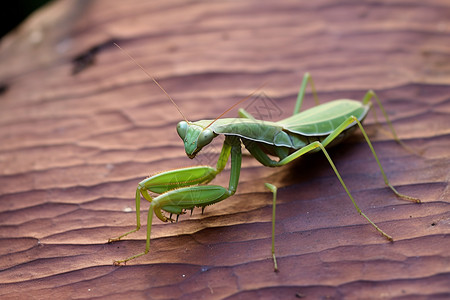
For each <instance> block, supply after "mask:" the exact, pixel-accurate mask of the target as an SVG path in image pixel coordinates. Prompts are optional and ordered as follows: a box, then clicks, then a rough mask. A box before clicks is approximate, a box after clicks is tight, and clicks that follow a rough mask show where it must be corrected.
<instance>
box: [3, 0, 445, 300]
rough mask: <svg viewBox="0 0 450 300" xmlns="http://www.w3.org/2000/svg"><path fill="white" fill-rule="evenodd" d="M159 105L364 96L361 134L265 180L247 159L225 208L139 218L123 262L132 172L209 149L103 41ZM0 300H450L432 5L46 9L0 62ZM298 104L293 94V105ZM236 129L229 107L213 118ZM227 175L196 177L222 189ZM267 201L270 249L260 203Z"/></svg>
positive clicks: (437, 29) (439, 70) (203, 113)
mask: <svg viewBox="0 0 450 300" xmlns="http://www.w3.org/2000/svg"><path fill="white" fill-rule="evenodd" d="M113 41H115V42H117V43H119V44H120V45H121V46H122V47H123V48H125V49H126V51H127V52H129V53H130V54H131V55H132V56H133V57H134V58H135V59H136V60H137V61H138V62H139V63H140V64H142V66H143V67H145V68H146V69H147V70H148V72H149V73H151V74H152V75H154V76H155V77H156V78H157V79H158V80H159V82H160V84H161V85H162V86H163V87H164V88H165V89H166V90H167V91H168V93H169V94H170V95H171V96H172V97H173V98H174V99H175V101H176V102H177V104H178V105H179V107H180V109H181V110H182V111H183V113H184V114H185V115H186V116H187V118H189V120H200V119H210V118H215V117H217V116H218V115H220V114H221V113H222V112H223V111H225V110H226V109H227V108H229V107H230V106H231V105H232V104H233V103H235V102H236V101H238V100H239V99H242V98H244V97H246V96H247V95H249V94H250V93H252V92H253V91H255V90H257V89H258V87H260V86H261V85H262V84H263V83H264V82H266V84H265V85H264V87H262V88H261V89H260V90H257V91H256V93H255V94H254V95H253V96H252V97H250V99H249V100H247V101H246V102H245V103H243V104H242V106H243V107H247V109H248V110H249V111H251V112H253V113H254V114H256V116H257V117H260V118H263V119H265V120H272V121H276V120H278V119H281V118H284V117H287V116H289V115H291V114H292V111H293V108H294V104H295V99H296V97H297V93H298V88H299V86H300V83H301V80H302V77H303V74H304V73H305V72H307V71H309V72H311V74H312V75H313V78H314V80H315V86H316V89H317V91H318V94H319V98H320V101H321V102H327V101H332V100H334V99H340V98H349V99H362V98H363V97H364V95H365V93H366V92H367V91H368V90H369V89H373V90H375V91H376V93H377V94H378V95H379V97H380V99H381V101H382V103H383V104H384V107H385V109H386V111H387V112H388V114H389V117H390V118H391V119H392V121H393V125H394V127H395V128H396V130H397V132H398V135H399V137H400V138H401V139H402V140H403V141H404V143H405V144H406V145H407V146H409V147H410V148H412V149H413V151H415V152H416V153H412V152H410V151H407V150H406V149H405V148H404V147H402V146H400V145H399V144H397V143H396V142H395V141H394V139H393V137H392V135H391V134H390V133H389V131H388V128H387V126H386V123H385V122H384V120H383V118H382V114H381V113H380V110H379V108H378V107H376V106H375V107H374V111H376V112H377V116H378V117H377V119H378V122H377V120H376V119H375V117H374V116H373V114H369V116H368V117H367V119H366V120H365V122H364V124H365V128H366V129H367V132H368V134H369V136H370V138H371V140H372V142H373V145H374V147H375V149H376V151H377V153H378V156H379V157H380V160H381V163H382V165H383V166H384V168H385V171H386V173H387V176H388V178H389V180H390V181H391V183H392V184H393V185H394V186H396V187H397V188H398V190H399V191H400V192H401V193H405V194H408V195H411V196H414V197H418V198H420V199H422V201H423V203H422V204H415V203H411V202H408V201H404V200H401V199H399V198H397V197H396V196H395V195H394V194H393V193H392V192H391V191H390V190H389V189H388V188H387V187H386V186H385V185H384V183H383V178H382V176H381V174H380V171H379V169H378V167H377V164H376V162H375V160H374V159H373V157H372V155H371V153H370V150H369V147H368V146H367V144H366V143H365V141H364V138H363V136H362V135H361V133H360V132H358V131H355V134H354V135H352V137H351V138H350V139H348V140H346V141H344V142H343V143H342V144H341V145H339V146H337V147H335V148H332V149H331V150H330V155H331V157H332V159H333V160H334V162H335V164H336V167H337V168H338V170H339V171H340V172H341V174H342V177H343V179H344V181H345V182H346V184H347V185H348V187H349V189H350V190H351V192H352V193H353V195H354V196H355V199H356V201H357V203H358V204H359V205H360V207H361V209H362V211H363V212H365V213H366V214H367V215H368V216H369V217H370V218H372V220H373V221H374V222H376V223H377V224H378V225H379V226H380V227H381V228H382V229H383V230H385V231H386V232H387V233H389V234H390V235H392V236H393V237H394V239H395V241H394V242H393V243H389V242H387V241H386V240H385V239H384V238H383V237H382V236H380V235H379V234H378V233H377V232H376V231H375V230H374V228H373V227H372V226H371V225H370V224H368V223H367V222H366V221H365V219H364V218H363V217H361V216H359V215H358V213H357V212H356V210H355V208H354V207H353V205H352V203H351V201H350V199H349V198H348V196H347V194H346V193H345V191H344V189H343V188H342V186H341V185H340V184H339V181H338V180H337V178H336V176H335V175H334V173H333V171H332V169H331V168H330V166H329V164H328V162H327V160H326V159H325V157H324V156H323V155H322V154H320V153H318V154H314V155H309V156H304V157H302V158H301V159H299V160H298V161H296V162H294V163H292V164H290V165H288V166H285V167H282V168H275V169H273V168H266V167H263V166H261V165H260V164H259V163H258V162H257V161H256V160H255V159H253V158H252V157H251V156H250V155H248V153H247V152H245V153H246V154H245V156H244V158H243V167H242V172H241V179H240V184H239V187H238V190H237V193H236V195H234V196H233V197H231V198H229V199H226V200H225V201H222V202H220V203H218V204H216V205H213V206H209V207H207V208H206V210H205V212H204V214H202V213H201V210H194V212H193V214H192V216H190V215H189V213H188V214H186V215H183V216H181V217H180V220H179V222H178V223H173V224H170V223H167V224H166V223H162V222H161V221H160V220H158V219H157V218H154V220H153V231H152V240H151V249H150V253H148V254H147V255H145V256H142V257H140V258H137V259H135V260H133V261H130V262H129V263H128V264H127V265H126V266H120V267H118V266H113V261H114V260H117V259H122V258H125V257H128V256H130V255H133V254H136V253H139V252H142V251H143V250H144V247H145V236H146V228H145V224H146V216H147V209H148V203H147V202H146V203H143V204H142V215H141V219H142V220H141V221H142V223H143V224H144V228H142V229H141V230H140V231H139V232H137V233H135V234H133V235H130V236H128V237H127V238H125V239H124V240H122V241H119V242H116V243H111V244H108V243H107V240H108V238H111V237H116V236H118V235H119V234H121V233H124V232H126V231H128V230H131V229H133V228H134V227H135V222H136V217H135V206H134V205H135V204H134V195H135V189H136V186H137V184H138V182H139V181H141V180H143V179H144V178H145V177H146V176H148V175H149V174H155V173H157V172H161V171H164V170H170V169H175V168H179V167H183V166H190V165H200V164H207V165H215V162H216V159H217V155H218V153H219V152H220V148H221V140H220V138H218V139H219V140H217V141H215V142H214V143H213V144H211V145H210V146H209V147H208V148H205V149H204V153H201V154H200V155H199V157H198V158H196V159H195V160H190V159H189V158H187V157H186V155H185V153H184V149H183V144H182V142H181V141H180V139H179V138H178V136H177V134H176V130H175V126H176V124H177V122H178V121H180V120H182V117H181V116H180V114H179V113H178V112H177V111H176V109H175V108H174V106H173V105H172V104H171V103H170V102H169V101H168V99H167V97H166V96H165V95H164V93H163V92H162V91H161V90H160V89H159V88H158V87H157V86H156V85H155V84H154V83H153V82H152V81H151V80H150V79H149V78H148V77H147V76H146V75H145V74H144V73H143V72H142V71H141V70H140V69H139V68H138V67H137V66H136V65H135V64H133V62H132V61H130V59H129V58H128V57H126V56H125V55H124V54H123V53H122V52H121V51H120V50H119V49H117V48H116V47H114V46H113V44H112V42H113ZM0 50H1V52H0V62H1V68H0V298H1V299H33V298H34V299H67V298H78V299H85V298H108V299H123V298H130V299H131V298H133V299H136V298H148V299H174V298H180V299H224V298H227V299H295V298H305V299H322V298H323V299H340V298H346V299H378V298H397V299H424V298H433V299H444V298H448V297H450V255H449V254H450V251H449V249H450V237H449V234H450V211H449V209H450V205H449V202H450V201H449V187H448V180H449V169H450V163H449V157H450V151H449V149H450V139H449V134H450V116H449V114H450V56H449V53H450V3H449V2H448V1H447V0H430V1H419V0H406V1H403V0H402V1H400V0H398V1H390V0H380V1H378V0H375V1H331V0H320V1H264V0H263V1H260V0H254V1H253V0H252V1H251V0H249V1H177V0H170V1H112V0H108V1H107V0H103V1H55V2H52V3H51V4H50V5H48V6H46V7H44V8H42V9H41V10H39V11H38V12H36V13H35V14H33V15H32V16H30V17H29V18H28V19H27V20H26V21H25V22H24V23H23V24H22V25H21V26H20V27H19V28H17V30H15V31H14V32H12V33H10V34H9V35H8V36H6V37H4V38H3V40H2V41H1V48H0ZM313 105H314V101H313V99H312V97H311V93H310V89H309V88H308V93H307V95H306V99H305V103H304V109H306V108H309V107H312V106H313ZM236 115H237V109H233V110H232V111H231V112H229V113H228V114H227V116H228V117H233V116H236ZM228 177H229V166H228V167H227V168H226V169H225V171H224V172H223V174H221V175H220V176H218V177H217V178H216V179H215V183H216V184H219V185H223V186H227V184H228ZM265 182H270V183H273V184H275V185H277V186H278V187H279V193H278V205H277V223H276V254H277V257H278V264H279V269H280V272H278V273H275V272H273V263H272V260H271V254H270V249H271V216H272V196H271V193H270V192H269V191H268V190H266V189H265V187H264V183H265Z"/></svg>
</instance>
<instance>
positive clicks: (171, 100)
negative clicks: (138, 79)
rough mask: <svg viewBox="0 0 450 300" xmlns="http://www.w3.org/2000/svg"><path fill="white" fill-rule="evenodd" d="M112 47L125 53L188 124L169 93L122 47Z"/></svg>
mask: <svg viewBox="0 0 450 300" xmlns="http://www.w3.org/2000/svg"><path fill="white" fill-rule="evenodd" d="M114 45H115V46H116V47H117V48H119V49H120V50H121V51H122V52H123V53H125V55H126V56H128V57H129V58H130V59H131V60H132V61H133V62H134V63H135V64H136V65H137V66H138V67H139V68H140V69H141V70H142V71H143V72H144V73H145V74H146V75H147V76H148V78H150V79H151V80H152V81H153V82H154V83H155V84H156V85H157V86H158V87H159V88H160V89H161V91H163V92H164V94H166V96H167V98H169V100H170V102H172V104H173V105H174V106H175V108H176V109H177V110H178V112H179V113H180V115H181V116H182V117H183V119H184V120H185V121H186V122H187V123H189V121H188V120H187V118H186V117H185V115H184V114H183V113H182V112H181V109H180V107H179V106H178V105H177V104H176V103H175V101H174V100H173V99H172V97H170V95H169V93H167V92H166V90H165V89H164V88H163V87H162V86H161V85H160V84H159V83H158V81H156V79H155V78H154V77H153V76H152V75H150V73H148V72H147V70H146V69H144V67H143V66H141V65H140V64H139V63H138V62H137V61H136V60H135V59H134V58H133V57H132V56H131V55H130V54H129V53H128V52H127V51H125V50H124V49H122V47H120V46H119V45H118V44H117V43H114Z"/></svg>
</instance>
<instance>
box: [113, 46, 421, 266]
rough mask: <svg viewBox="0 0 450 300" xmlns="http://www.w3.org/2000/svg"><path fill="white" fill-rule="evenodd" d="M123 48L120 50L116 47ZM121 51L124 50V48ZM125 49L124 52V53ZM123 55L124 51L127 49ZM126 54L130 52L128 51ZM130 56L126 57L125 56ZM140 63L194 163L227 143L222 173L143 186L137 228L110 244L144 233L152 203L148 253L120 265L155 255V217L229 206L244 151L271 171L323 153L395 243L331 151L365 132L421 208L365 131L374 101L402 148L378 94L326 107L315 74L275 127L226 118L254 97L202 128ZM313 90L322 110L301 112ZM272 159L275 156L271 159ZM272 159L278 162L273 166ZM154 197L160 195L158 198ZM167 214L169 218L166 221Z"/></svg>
mask: <svg viewBox="0 0 450 300" xmlns="http://www.w3.org/2000/svg"><path fill="white" fill-rule="evenodd" d="M116 46H117V47H119V46H118V45H116ZM119 48H120V47H119ZM120 49H121V48H120ZM121 50H122V49H121ZM122 51H124V50H122ZM125 53H126V52H125ZM126 54H127V55H128V56H129V57H130V59H131V60H133V62H134V63H136V64H137V65H138V66H139V67H140V68H141V69H142V70H143V71H144V72H145V73H146V74H147V75H148V76H149V77H150V78H151V79H152V80H153V81H154V82H155V84H156V85H157V86H158V87H159V88H160V89H161V90H162V91H163V92H164V93H165V94H166V96H167V97H168V98H169V99H170V101H172V103H173V104H174V105H175V107H176V109H177V110H178V111H179V112H180V114H181V115H182V116H183V118H184V121H181V122H179V123H178V125H177V132H178V135H179V136H180V138H181V139H182V140H183V142H184V148H185V151H186V154H187V156H188V157H189V158H191V159H193V158H194V157H195V156H196V155H197V153H199V152H200V151H201V150H202V149H203V148H204V147H205V146H207V145H208V144H209V143H211V141H212V140H213V139H214V138H215V137H217V136H218V135H221V134H223V135H224V136H225V140H224V142H223V147H222V150H221V153H220V156H219V158H218V161H217V165H216V167H211V166H193V167H187V168H180V169H176V170H171V171H167V172H163V173H159V174H157V175H154V176H151V177H149V178H147V179H145V180H143V181H141V182H140V183H139V184H138V187H137V189H136V197H135V200H136V228H135V229H133V230H131V231H129V232H126V233H124V234H122V235H120V236H118V237H117V238H113V239H109V240H108V242H115V241H118V240H121V239H122V238H123V237H125V236H127V235H129V234H131V233H133V232H136V231H138V230H139V229H140V227H141V222H140V203H141V196H142V197H143V198H144V199H145V200H147V201H149V202H150V207H149V209H148V215H147V239H146V245H145V250H144V252H142V253H139V254H136V255H133V256H130V257H128V258H125V259H123V260H117V261H115V262H114V264H115V265H120V264H122V263H126V262H127V261H130V260H132V259H135V258H137V257H140V256H142V255H145V254H147V253H148V252H149V250H150V234H151V229H152V221H153V214H154V215H156V217H157V218H158V219H160V220H161V221H163V222H168V221H175V220H173V219H172V215H176V216H177V220H178V216H179V215H180V214H183V213H184V212H185V211H186V210H193V209H194V208H195V207H199V208H202V211H203V209H204V208H205V207H206V206H208V205H212V204H215V203H217V202H220V201H222V200H225V199H226V198H228V197H230V196H232V195H234V194H235V193H236V189H237V186H238V182H239V175H240V171H241V161H242V151H241V145H242V144H243V145H244V146H245V148H246V149H247V150H248V151H249V152H250V154H251V155H252V156H253V157H254V158H255V159H256V160H258V161H259V162H260V163H261V164H262V165H264V166H267V167H280V166H283V165H286V164H288V163H290V162H291V161H293V160H295V159H297V158H299V157H301V156H303V155H304V154H307V153H313V152H322V153H323V154H324V155H325V157H326V158H327V160H328V162H329V163H330V165H331V168H332V169H333V171H334V172H335V174H336V176H337V178H338V180H339V182H340V183H341V185H342V187H343V188H344V190H345V192H346V193H347V195H348V197H349V198H350V200H351V201H352V203H353V205H354V206H355V208H356V210H357V212H358V213H359V214H360V215H362V216H363V217H364V218H365V219H366V220H367V221H368V222H369V223H370V224H371V225H372V226H373V227H374V228H375V229H376V230H377V231H378V232H379V233H381V235H382V236H384V237H385V238H386V239H387V240H389V241H393V238H392V237H391V236H390V235H388V234H387V233H385V232H384V231H383V230H382V229H380V228H379V227H378V226H377V225H376V224H375V223H374V222H372V221H371V220H370V218H369V217H368V216H366V214H364V213H363V212H362V211H361V209H360V208H359V207H358V205H357V204H356V202H355V200H354V198H353V196H352V194H351V193H350V191H349V190H348V188H347V186H346V185H345V183H344V181H343V179H342V177H341V175H340V174H339V172H338V170H337V169H336V167H335V165H334V163H333V161H332V159H331V158H330V156H329V154H328V152H327V150H326V148H327V147H329V146H332V145H335V144H338V143H339V142H341V141H342V140H343V139H345V138H346V137H347V136H349V134H351V132H352V131H354V130H355V129H356V128H359V129H360V130H361V132H362V134H363V136H364V139H365V141H366V142H367V144H368V146H369V148H370V150H371V152H372V154H373V157H374V158H375V160H376V162H377V164H378V167H379V169H380V171H381V174H382V175H383V178H384V182H385V184H386V185H387V186H388V187H389V188H390V189H391V190H392V191H393V192H394V194H395V195H397V196H398V197H400V198H403V199H406V200H409V201H413V202H417V203H420V200H419V199H417V198H414V197H411V196H407V195H404V194H400V193H399V192H398V191H397V190H396V189H395V188H394V187H393V186H392V185H391V184H390V183H389V181H388V178H387V176H386V174H385V172H384V170H383V167H382V166H381V163H380V161H379V159H378V156H377V154H376V153H375V150H374V148H373V146H372V144H371V142H370V140H369V138H368V136H367V134H366V132H365V130H364V128H363V126H362V125H361V122H362V121H363V120H364V118H365V117H366V116H367V114H368V112H369V110H370V108H371V106H372V102H371V100H372V99H375V100H376V102H377V104H378V105H379V107H380V109H381V111H382V113H383V115H384V117H385V119H386V121H387V124H388V126H389V128H390V131H391V132H392V134H393V136H394V138H395V140H396V141H397V142H399V143H401V144H402V142H401V141H400V140H399V139H398V137H397V134H396V132H395V130H394V128H393V126H392V123H391V121H390V120H389V118H388V116H387V113H386V111H385V110H384V108H383V106H382V105H381V102H380V100H379V98H378V96H377V95H376V94H375V93H374V92H373V91H372V90H370V91H368V92H367V93H366V95H365V96H364V98H363V100H362V102H361V101H356V100H349V99H340V100H334V101H331V102H328V103H325V104H321V105H319V104H318V98H317V93H316V91H315V88H314V82H313V80H312V78H311V75H310V74H309V73H306V74H305V75H304V78H303V81H302V84H301V86H300V91H299V93H298V97H297V102H296V105H295V108H294V112H293V115H292V116H291V117H288V118H286V119H283V120H280V121H278V122H269V121H262V120H257V119H255V118H254V117H253V116H252V115H251V114H250V113H248V112H247V111H245V110H244V109H239V118H222V116H223V115H224V114H225V113H227V112H228V111H230V110H231V109H232V108H233V107H235V106H237V105H238V104H240V103H242V102H243V101H245V100H246V99H248V98H249V97H250V96H251V95H250V96H248V97H246V98H244V99H242V100H241V101H239V102H238V103H236V104H235V105H233V106H232V107H231V108H230V109H228V110H227V111H225V112H224V113H223V114H221V115H220V116H219V117H217V118H216V119H214V120H201V121H197V122H190V121H188V120H187V119H186V118H185V117H184V115H183V113H182V112H181V110H180V109H179V107H178V106H177V105H176V104H175V102H174V101H173V100H172V98H171V97H170V96H169V95H168V93H167V92H166V91H165V90H164V89H163V88H162V87H161V86H160V85H159V83H158V82H157V81H156V80H155V79H154V78H153V77H152V76H151V75H150V74H148V73H147V71H146V70H145V69H144V68H143V67H142V66H141V65H139V64H138V63H137V62H136V61H135V60H134V59H133V58H132V57H131V56H130V55H129V54H128V53H126ZM308 84H310V86H311V89H312V93H313V96H314V99H315V101H316V106H315V107H313V108H311V109H308V110H305V111H303V112H301V111H300V110H301V106H302V102H303V98H304V95H305V90H306V87H307V85H308ZM269 155H270V156H269ZM230 156H231V170H230V179H229V184H228V187H222V186H219V185H208V183H209V182H210V181H212V180H213V179H214V178H215V177H216V175H217V174H219V173H220V172H221V171H223V170H224V168H225V166H226V163H227V161H228V159H229V157H230ZM271 156H272V157H276V158H278V160H273V159H272V158H271ZM265 186H266V187H267V188H268V189H269V190H270V191H271V192H272V193H273V211H272V249H271V253H272V259H273V263H274V270H275V271H277V270H278V264H277V260H276V256H275V208H276V198H277V188H276V187H275V186H274V185H272V184H270V183H266V184H265ZM149 192H152V193H154V194H157V195H158V196H156V197H152V196H151V195H150V193H149ZM164 212H166V213H168V214H169V216H166V215H165V214H164Z"/></svg>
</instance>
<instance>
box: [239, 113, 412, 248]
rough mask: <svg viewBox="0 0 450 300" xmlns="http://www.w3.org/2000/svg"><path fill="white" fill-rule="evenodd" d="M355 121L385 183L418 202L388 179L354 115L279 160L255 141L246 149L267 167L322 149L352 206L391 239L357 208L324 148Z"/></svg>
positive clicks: (279, 164) (405, 197)
mask: <svg viewBox="0 0 450 300" xmlns="http://www.w3.org/2000/svg"><path fill="white" fill-rule="evenodd" d="M354 122H355V123H357V124H358V127H359V128H360V129H361V131H362V133H363V135H364V138H365V140H366V142H367V144H368V145H369V148H370V150H371V152H372V154H373V156H374V158H375V160H376V162H377V164H378V167H379V168H380V171H381V174H382V175H383V179H384V182H385V184H386V185H387V186H388V187H389V188H390V189H391V190H392V191H393V192H394V193H395V194H396V195H397V196H399V197H401V198H404V199H406V200H410V201H413V202H416V203H420V200H419V199H417V198H414V197H410V196H407V195H403V194H400V193H399V192H398V191H397V190H396V189H395V188H394V187H393V186H392V185H391V184H390V183H389V181H388V179H387V176H386V174H385V172H384V170H383V167H382V166H381V163H380V161H379V159H378V156H377V155H376V153H375V150H374V148H373V146H372V143H371V142H370V140H369V138H368V136H367V134H366V132H365V130H364V128H363V126H362V125H361V122H360V121H359V120H358V119H357V118H356V117H354V116H351V117H349V118H348V119H347V120H346V121H344V122H343V123H342V124H341V125H339V126H338V127H337V128H336V129H335V130H334V131H333V132H332V133H331V134H330V135H329V136H328V137H326V138H325V139H324V140H323V141H322V142H319V141H315V142H313V143H311V144H309V145H307V146H305V147H303V148H301V149H299V150H297V151H295V152H294V153H292V154H290V155H289V156H287V157H285V158H284V159H282V160H280V161H274V160H272V159H271V158H270V157H268V156H267V154H266V153H264V152H263V151H262V150H261V148H259V147H258V146H257V145H256V144H255V143H247V144H246V146H247V149H248V150H249V152H250V153H251V154H252V155H253V156H254V157H255V158H256V159H257V160H258V161H259V162H261V163H262V164H263V165H265V166H269V167H277V166H282V165H285V164H287V163H289V162H291V161H293V160H295V159H297V158H299V157H300V156H302V155H304V154H306V153H309V152H314V151H317V150H318V149H320V150H322V152H323V154H324V155H325V157H326V158H327V160H328V162H329V163H330V166H331V168H332V169H333V171H334V172H335V174H336V176H337V178H338V179H339V182H340V183H341V185H342V187H343V188H344V190H345V192H346V193H347V195H348V196H349V198H350V200H351V201H352V203H353V205H354V207H355V208H356V210H357V212H358V213H359V214H360V215H362V216H363V217H364V218H365V219H366V220H367V221H368V222H369V223H370V224H372V226H374V228H375V229H376V230H377V231H378V232H380V233H381V234H382V235H383V236H384V237H385V238H386V239H388V240H389V241H392V240H393V239H392V237H391V236H390V235H388V234H387V233H385V232H384V231H383V230H381V229H380V228H379V227H378V226H377V225H376V224H375V223H374V222H373V221H372V220H370V219H369V217H367V216H366V215H365V214H364V213H363V212H362V211H361V209H360V208H359V206H358V205H357V204H356V201H355V200H354V198H353V196H352V194H351V193H350V191H349V190H348V188H347V186H346V185H345V183H344V181H343V179H342V177H341V175H340V173H339V171H338V170H337V168H336V166H335V165H334V163H333V161H332V159H331V157H330V156H329V154H328V152H327V150H326V149H325V147H326V146H327V145H328V144H330V143H331V142H332V141H333V140H334V139H335V138H336V137H337V136H339V134H340V133H342V132H343V131H344V130H345V129H346V128H347V127H348V126H349V125H351V124H352V123H354Z"/></svg>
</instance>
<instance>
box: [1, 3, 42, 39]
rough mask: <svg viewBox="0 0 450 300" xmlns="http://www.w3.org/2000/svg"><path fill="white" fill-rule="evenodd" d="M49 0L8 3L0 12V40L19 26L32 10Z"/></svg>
mask: <svg viewBox="0 0 450 300" xmlns="http://www.w3.org/2000/svg"><path fill="white" fill-rule="evenodd" d="M48 2H50V0H16V1H8V2H7V5H5V6H4V7H3V8H2V9H1V10H0V38H3V36H5V35H6V34H7V33H8V32H10V31H11V30H13V29H14V28H15V27H16V26H17V25H19V24H20V23H21V22H22V21H23V20H25V18H26V17H28V16H29V15H30V14H31V13H32V12H33V11H34V10H36V9H37V8H39V7H41V6H42V5H44V4H46V3H48Z"/></svg>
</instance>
